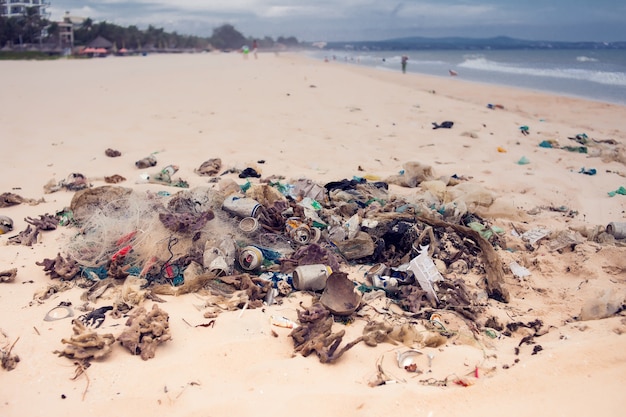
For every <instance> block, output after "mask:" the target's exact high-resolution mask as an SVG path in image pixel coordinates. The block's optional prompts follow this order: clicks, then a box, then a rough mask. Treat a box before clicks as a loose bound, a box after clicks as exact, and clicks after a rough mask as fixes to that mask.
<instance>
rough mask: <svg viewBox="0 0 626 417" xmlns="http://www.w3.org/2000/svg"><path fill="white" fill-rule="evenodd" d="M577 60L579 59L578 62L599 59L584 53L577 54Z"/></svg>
mask: <svg viewBox="0 0 626 417" xmlns="http://www.w3.org/2000/svg"><path fill="white" fill-rule="evenodd" d="M576 61H578V62H598V60H597V59H596V58H591V57H588V56H584V55H582V56H577V57H576Z"/></svg>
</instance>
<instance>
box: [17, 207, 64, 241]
mask: <svg viewBox="0 0 626 417" xmlns="http://www.w3.org/2000/svg"><path fill="white" fill-rule="evenodd" d="M24 221H25V222H26V223H28V226H27V227H26V229H24V230H23V231H21V232H20V233H19V234H17V235H16V236H13V237H10V238H9V240H8V243H9V244H11V245H24V246H33V245H34V244H35V243H37V239H38V237H39V233H40V232H41V231H43V230H55V229H56V228H57V226H58V224H59V219H58V218H56V217H55V216H52V215H50V214H43V215H40V216H39V218H38V219H34V218H32V217H26V218H25V219H24ZM31 226H35V227H34V228H33V227H31Z"/></svg>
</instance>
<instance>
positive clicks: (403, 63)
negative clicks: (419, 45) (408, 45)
mask: <svg viewBox="0 0 626 417" xmlns="http://www.w3.org/2000/svg"><path fill="white" fill-rule="evenodd" d="M408 60H409V57H408V56H406V55H402V73H405V72H406V63H407V61H408Z"/></svg>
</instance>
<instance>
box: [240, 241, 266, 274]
mask: <svg viewBox="0 0 626 417" xmlns="http://www.w3.org/2000/svg"><path fill="white" fill-rule="evenodd" d="M263 260H264V258H263V252H261V250H260V249H259V248H257V247H256V246H246V247H245V248H243V249H241V252H240V253H239V265H240V266H241V267H242V268H243V269H245V270H246V271H253V270H255V269H258V268H260V267H261V265H263Z"/></svg>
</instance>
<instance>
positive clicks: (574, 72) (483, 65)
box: [459, 58, 626, 86]
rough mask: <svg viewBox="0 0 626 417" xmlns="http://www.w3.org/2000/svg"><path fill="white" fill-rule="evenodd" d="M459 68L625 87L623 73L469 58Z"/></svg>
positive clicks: (625, 79) (625, 82) (625, 77)
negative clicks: (526, 65)
mask: <svg viewBox="0 0 626 417" xmlns="http://www.w3.org/2000/svg"><path fill="white" fill-rule="evenodd" d="M459 67H461V68H470V69H475V70H481V71H492V72H500V73H507V74H519V75H532V76H537V77H551V78H562V79H571V80H582V81H590V82H594V83H599V84H605V85H615V86H626V74H625V73H623V72H611V71H594V70H588V69H578V68H533V67H523V66H518V65H512V64H504V63H500V62H495V61H490V60H488V59H485V58H469V59H466V60H465V61H464V62H462V63H461V64H459Z"/></svg>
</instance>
